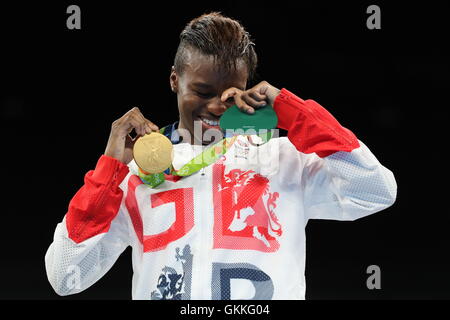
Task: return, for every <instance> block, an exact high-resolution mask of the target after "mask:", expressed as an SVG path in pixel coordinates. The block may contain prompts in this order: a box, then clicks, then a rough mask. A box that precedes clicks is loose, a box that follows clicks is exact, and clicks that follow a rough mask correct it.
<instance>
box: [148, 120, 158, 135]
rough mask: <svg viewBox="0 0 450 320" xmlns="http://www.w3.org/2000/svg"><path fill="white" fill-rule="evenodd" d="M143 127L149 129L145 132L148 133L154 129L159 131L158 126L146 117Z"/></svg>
mask: <svg viewBox="0 0 450 320" xmlns="http://www.w3.org/2000/svg"><path fill="white" fill-rule="evenodd" d="M145 127H146V129H147V130H150V131H147V133H150V132H153V131H155V132H158V131H159V127H158V126H157V125H156V124H154V123H153V122H151V121H150V120H148V119H145Z"/></svg>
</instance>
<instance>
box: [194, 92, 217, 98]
mask: <svg viewBox="0 0 450 320" xmlns="http://www.w3.org/2000/svg"><path fill="white" fill-rule="evenodd" d="M195 94H196V95H198V96H199V97H201V98H212V97H213V96H214V95H213V94H212V93H206V92H200V91H195Z"/></svg>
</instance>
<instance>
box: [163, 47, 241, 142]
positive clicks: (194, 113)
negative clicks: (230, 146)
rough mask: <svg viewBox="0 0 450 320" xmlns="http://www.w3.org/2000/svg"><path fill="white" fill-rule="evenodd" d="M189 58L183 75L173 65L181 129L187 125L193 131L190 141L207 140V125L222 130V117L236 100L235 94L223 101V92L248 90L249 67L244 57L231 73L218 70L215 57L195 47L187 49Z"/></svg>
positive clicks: (171, 78) (208, 127) (172, 79)
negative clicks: (230, 89) (234, 89)
mask: <svg viewBox="0 0 450 320" xmlns="http://www.w3.org/2000/svg"><path fill="white" fill-rule="evenodd" d="M186 54H187V59H186V63H185V65H184V69H183V72H182V74H181V75H179V74H177V72H176V71H175V69H174V68H173V67H172V72H171V74H170V85H171V87H172V90H173V91H174V92H175V93H176V94H177V99H178V110H179V115H180V122H179V126H178V128H179V129H187V130H188V131H189V133H190V135H191V141H188V142H190V143H195V144H208V143H210V141H209V139H207V141H203V140H204V139H202V137H203V134H204V132H205V131H206V130H208V129H217V130H219V119H220V117H221V115H222V114H223V113H224V112H225V110H226V109H227V108H229V107H231V106H232V105H233V104H234V100H233V98H230V99H228V100H227V101H225V102H222V101H221V99H220V98H221V96H222V93H223V92H224V91H225V90H226V89H228V88H230V87H235V88H238V89H241V90H245V88H246V85H247V78H248V71H247V67H246V65H245V63H244V62H243V61H238V63H237V64H236V66H237V67H236V69H235V70H232V71H230V72H228V73H226V72H224V71H221V70H218V68H217V67H216V65H215V63H214V60H213V57H212V56H206V55H203V54H201V53H198V52H197V51H194V50H187V53H186ZM194 122H197V126H198V128H200V127H201V135H200V136H199V134H200V130H198V129H197V132H196V133H197V135H194Z"/></svg>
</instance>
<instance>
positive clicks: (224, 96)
mask: <svg viewBox="0 0 450 320" xmlns="http://www.w3.org/2000/svg"><path fill="white" fill-rule="evenodd" d="M239 91H240V90H239V89H237V88H229V89H227V90H225V91H224V92H223V93H222V96H221V97H220V100H222V101H223V102H225V101H227V100H228V99H229V98H231V97H235V96H236V94H237V93H238V92H239Z"/></svg>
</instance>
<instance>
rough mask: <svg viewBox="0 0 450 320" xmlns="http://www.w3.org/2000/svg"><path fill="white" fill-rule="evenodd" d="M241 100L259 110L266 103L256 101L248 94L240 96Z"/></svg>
mask: <svg viewBox="0 0 450 320" xmlns="http://www.w3.org/2000/svg"><path fill="white" fill-rule="evenodd" d="M242 99H243V100H244V101H245V102H246V103H247V104H248V105H250V106H252V107H254V108H261V107H263V106H265V105H266V101H256V100H255V99H253V98H252V97H251V96H250V95H249V94H244V95H242Z"/></svg>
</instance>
